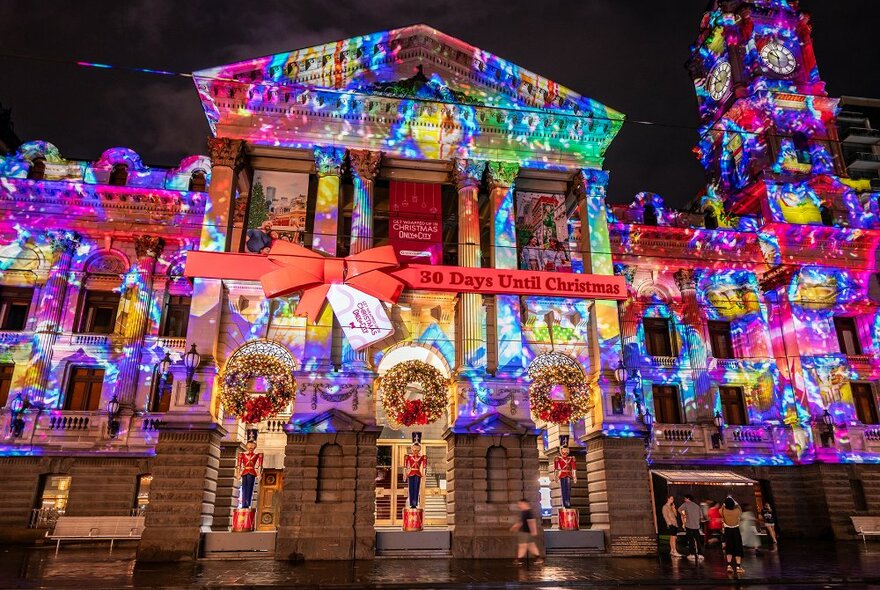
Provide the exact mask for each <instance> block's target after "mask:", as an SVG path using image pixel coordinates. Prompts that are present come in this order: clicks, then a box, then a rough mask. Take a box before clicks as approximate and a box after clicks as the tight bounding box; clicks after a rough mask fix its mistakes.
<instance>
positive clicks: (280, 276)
mask: <svg viewBox="0 0 880 590" xmlns="http://www.w3.org/2000/svg"><path fill="white" fill-rule="evenodd" d="M269 260H271V261H272V262H274V263H275V264H277V265H278V266H279V268H278V269H276V270H273V271H271V272H268V273H266V274H264V275H263V276H261V277H260V283H262V285H263V291H264V292H265V293H266V297H281V296H283V295H289V294H290V293H295V292H296V291H302V292H303V294H302V297H300V299H299V305H297V306H296V312H295V313H296V315H304V316H306V317H308V318H309V319H310V320H311V321H312V323H316V322H317V321H318V316H320V315H321V311H322V310H323V309H324V303H325V301H326V297H327V291H329V290H330V285H333V284H344V285H349V286H351V287H354V288H355V289H357V290H359V291H363V292H364V293H366V294H367V295H372V296H373V297H376V298H378V299H381V300H382V301H386V302H388V303H395V302H397V299H398V298H399V297H400V294H401V292H403V286H404V285H403V283H402V282H401V281H399V280H398V279H396V278H394V277H392V276H390V275H388V274H386V273H385V272H384V271H386V270H389V269H393V268H397V267H398V266H399V264H398V262H397V255H396V254H395V253H394V247H393V246H380V247H378V248H370V249H369V250H364V251H363V252H360V253H358V254H352V255H351V256H346V257H345V258H328V257H326V256H323V255H321V254H319V253H317V252H313V251H312V250H308V249H306V248H303V247H302V246H298V245H296V244H291V243H290V242H286V241H284V240H275V241H274V242H273V243H272V249H271V250H270V251H269Z"/></svg>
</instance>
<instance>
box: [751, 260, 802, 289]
mask: <svg viewBox="0 0 880 590" xmlns="http://www.w3.org/2000/svg"><path fill="white" fill-rule="evenodd" d="M796 272H798V270H797V269H795V268H794V267H792V266H788V265H785V264H780V265H778V266H775V267H773V268H771V269H770V270H768V271H767V272H765V273H764V275H763V276H761V278H760V279H758V282H759V283H760V285H761V290H762V291H764V292H765V293H768V292H770V291H775V290H777V289H778V288H779V287H783V288H785V287H787V286H788V285H790V284H791V279H792V278H793V277H794V275H795V273H796Z"/></svg>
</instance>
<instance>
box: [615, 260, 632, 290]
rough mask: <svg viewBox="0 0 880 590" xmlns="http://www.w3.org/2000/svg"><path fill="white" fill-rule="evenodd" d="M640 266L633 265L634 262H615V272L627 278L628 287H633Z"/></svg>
mask: <svg viewBox="0 0 880 590" xmlns="http://www.w3.org/2000/svg"><path fill="white" fill-rule="evenodd" d="M637 270H638V268H637V267H636V266H633V265H632V264H615V265H614V274H616V275H617V276H619V277H623V278H624V279H625V280H626V284H627V286H628V287H632V284H633V279H635V278H636V271H637Z"/></svg>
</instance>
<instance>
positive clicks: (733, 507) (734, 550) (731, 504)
mask: <svg viewBox="0 0 880 590" xmlns="http://www.w3.org/2000/svg"><path fill="white" fill-rule="evenodd" d="M741 520H742V508H740V507H739V505H738V504H737V503H736V500H734V499H733V498H731V497H730V496H727V498H725V500H724V505H723V506H721V522H722V524H723V526H724V557H725V559H726V560H727V573H729V574H732V573H733V571H734V570H733V566H734V560H736V574H737V575H741V574H744V573H745V571H744V570H743V568H742V558H743V540H742V533H741V532H740V530H739V525H740V521H741Z"/></svg>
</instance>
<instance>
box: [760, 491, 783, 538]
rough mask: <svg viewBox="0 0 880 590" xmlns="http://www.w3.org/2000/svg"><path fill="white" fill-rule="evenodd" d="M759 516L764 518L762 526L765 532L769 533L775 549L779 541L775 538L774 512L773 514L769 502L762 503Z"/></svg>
mask: <svg viewBox="0 0 880 590" xmlns="http://www.w3.org/2000/svg"><path fill="white" fill-rule="evenodd" d="M761 518H762V519H763V520H764V528H766V529H767V534H768V535H770V541H771V542H772V543H773V548H774V549H775V548H776V547H777V546H778V545H779V542H778V541H777V540H776V514H774V512H773V507H772V506H770V503H769V502H768V503H765V504H764V508H763V509H762V510H761Z"/></svg>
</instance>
